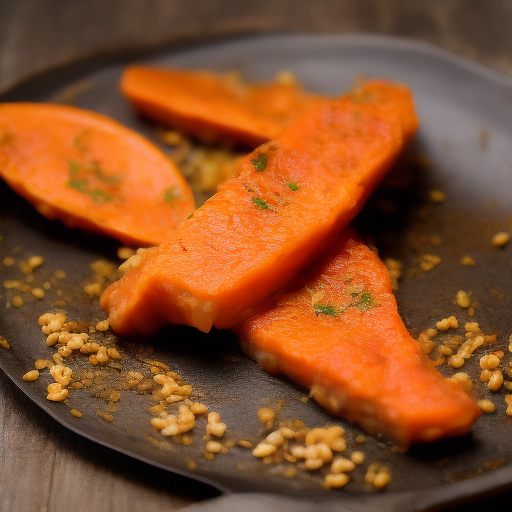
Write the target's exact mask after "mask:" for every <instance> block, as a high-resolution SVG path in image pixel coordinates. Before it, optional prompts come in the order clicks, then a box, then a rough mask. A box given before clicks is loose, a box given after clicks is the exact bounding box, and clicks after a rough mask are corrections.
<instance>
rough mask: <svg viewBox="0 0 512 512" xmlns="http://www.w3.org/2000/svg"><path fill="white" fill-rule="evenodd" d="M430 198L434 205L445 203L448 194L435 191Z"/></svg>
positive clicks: (431, 192) (430, 194)
mask: <svg viewBox="0 0 512 512" xmlns="http://www.w3.org/2000/svg"><path fill="white" fill-rule="evenodd" d="M429 198H430V200H431V201H432V202H433V203H444V202H445V201H446V194H445V193H444V192H442V191H441V190H437V189H433V190H431V191H430V192H429Z"/></svg>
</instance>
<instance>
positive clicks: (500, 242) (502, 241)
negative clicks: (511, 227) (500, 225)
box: [491, 231, 510, 247]
mask: <svg viewBox="0 0 512 512" xmlns="http://www.w3.org/2000/svg"><path fill="white" fill-rule="evenodd" d="M509 241H510V233H508V232H507V231H500V232H498V233H496V234H495V235H494V236H493V237H492V241H491V242H492V245H494V246H495V247H504V246H505V245H507V244H508V242H509Z"/></svg>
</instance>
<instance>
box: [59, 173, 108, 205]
mask: <svg viewBox="0 0 512 512" xmlns="http://www.w3.org/2000/svg"><path fill="white" fill-rule="evenodd" d="M66 186H67V187H69V188H73V189H75V190H76V191H77V192H80V194H84V195H87V196H89V197H90V198H91V199H92V200H93V202H95V203H108V202H110V201H112V196H111V195H110V194H107V192H105V191H104V190H101V189H100V188H95V189H90V188H89V181H88V180H73V179H72V180H69V181H68V182H67V183H66Z"/></svg>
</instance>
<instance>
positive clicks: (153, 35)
mask: <svg viewBox="0 0 512 512" xmlns="http://www.w3.org/2000/svg"><path fill="white" fill-rule="evenodd" d="M511 26H512V2H510V1H509V0H494V1H493V2H488V1H487V0H471V1H467V0H425V1H415V2H410V1H409V0H394V1H393V0H345V1H344V0H338V1H336V0H333V1H329V0H316V1H315V2H313V1H302V0H282V1H279V0H272V1H268V0H259V1H258V2H250V1H238V0H217V1H210V0H196V1H194V0H188V1H187V2H185V1H180V0H152V1H151V2H145V1H143V0H111V1H108V2H105V1H104V0H87V1H82V0H74V1H70V0H51V1H44V0H2V1H1V2H0V91H2V90H5V89H7V88H8V87H10V86H12V85H13V84H15V83H17V82H18V81H20V80H22V79H23V78H25V77H27V76H29V75H31V74H33V73H34V72H38V71H41V70H44V69H47V68H48V67H52V66H57V65H60V64H64V63H66V62H69V61H72V60H73V59H76V58H77V57H83V56H87V55H90V54H94V53H104V52H109V51H114V50H116V49H119V48H131V47H134V46H146V45H152V44H158V43H163V42H168V41H172V40H175V39H179V38H186V37H194V36H197V35H213V34H229V33H240V32H249V31H263V30H294V31H307V32H326V31H330V32H366V33H378V34H391V35H396V36H404V37H410V38H415V39H419V40H423V41H427V42H431V43H434V44H437V45H439V46H442V47H444V48H447V49H449V50H452V51H454V52H456V53H459V54H462V55H465V56H468V57H470V58H473V59H475V60H477V61H480V62H482V63H484V64H487V65H489V66H491V67H494V68H495V69H498V70H500V71H503V72H505V73H509V74H512V54H511V52H510V49H511V48H512V31H511V30H510V27H511ZM215 495H216V492H215V491H212V490H211V489H209V488H208V487H206V486H202V485H199V484H197V483H195V482H193V481H190V480H188V479H186V478H183V477H179V476H176V475H173V474H170V473H168V472H166V471H162V470H159V469H156V468H153V467H151V466H148V465H146V464H143V463H141V462H138V461H135V460H132V459H130V458H129V457H126V456H124V455H121V454H118V453H116V452H113V451H111V450H109V449H106V448H103V447H102V446H99V445H96V444H94V443H92V442H90V441H88V440H85V439H83V438H81V437H79V436H77V435H76V434H74V433H71V432H69V431H68V430H66V429H64V428H63V427H61V426H60V425H59V424H57V423H56V422H54V421H53V420H52V419H50V418H49V417H47V416H46V415H45V414H44V413H42V412H41V410H40V409H39V408H38V407H37V406H35V405H34V404H32V403H31V402H30V401H29V400H28V399H27V398H26V397H25V396H24V395H23V394H22V393H21V392H20V391H19V390H18V389H16V388H15V386H14V385H13V384H12V383H11V382H10V381H9V380H8V379H7V378H6V377H5V376H4V375H3V373H1V372H0V511H2V512H4V511H5V512H8V511H9V512H11V511H18V512H24V511H28V510H30V511H31V512H37V511H52V512H53V511H55V512H60V511H63V512H64V511H66V512H68V511H71V510H72V511H73V512H82V511H84V512H85V511H95V512H102V511H107V510H108V511H113V512H114V511H118V510H119V511H126V510H144V511H145V512H152V511H155V512H156V511H159V512H160V511H162V510H168V511H170V510H177V509H179V508H182V507H184V506H185V505H187V504H189V503H192V502H194V501H197V500H200V499H205V498H209V497H212V496H215ZM511 498H512V494H511V493H508V494H505V495H501V496H499V497H497V498H494V499H491V500H487V501H486V503H485V504H486V506H489V507H492V506H493V505H494V506H499V505H500V504H504V503H506V502H508V501H510V499H511ZM481 506H482V505H481V504H475V505H474V506H471V507H468V508H465V509H464V510H465V511H469V510H475V511H476V510H477V507H478V509H480V507H481Z"/></svg>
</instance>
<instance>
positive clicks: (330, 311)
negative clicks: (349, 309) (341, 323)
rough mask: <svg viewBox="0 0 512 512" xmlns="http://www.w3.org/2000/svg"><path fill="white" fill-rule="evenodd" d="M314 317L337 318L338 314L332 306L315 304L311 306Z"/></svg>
mask: <svg viewBox="0 0 512 512" xmlns="http://www.w3.org/2000/svg"><path fill="white" fill-rule="evenodd" d="M313 310H314V312H315V315H316V316H318V315H327V316H338V315H339V313H338V311H337V310H336V308H335V307H334V306H331V305H330V304H315V305H314V306H313Z"/></svg>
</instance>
